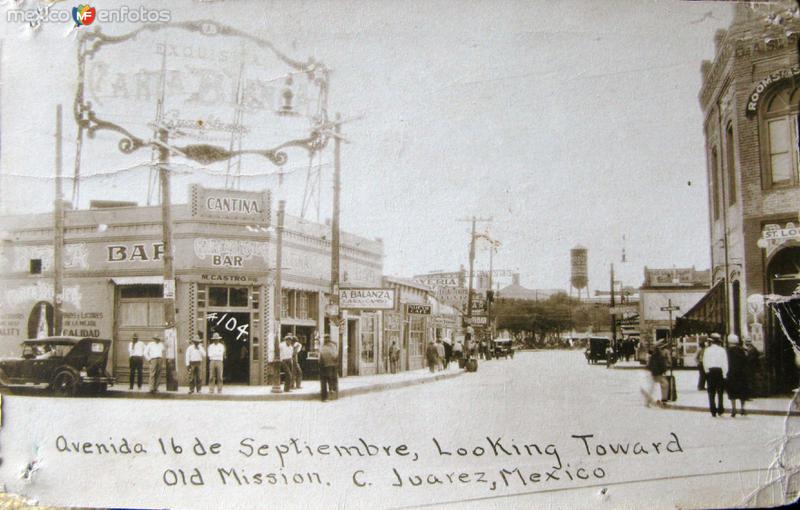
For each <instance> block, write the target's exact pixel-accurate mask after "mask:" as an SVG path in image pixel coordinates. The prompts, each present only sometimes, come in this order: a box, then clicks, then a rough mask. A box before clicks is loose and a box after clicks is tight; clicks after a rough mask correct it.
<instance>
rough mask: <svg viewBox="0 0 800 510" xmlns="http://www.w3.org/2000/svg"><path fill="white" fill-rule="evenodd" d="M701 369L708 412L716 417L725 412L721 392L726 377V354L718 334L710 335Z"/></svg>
mask: <svg viewBox="0 0 800 510" xmlns="http://www.w3.org/2000/svg"><path fill="white" fill-rule="evenodd" d="M703 368H704V369H705V371H706V389H707V391H708V410H709V411H711V416H717V415H718V414H722V413H723V412H725V408H724V407H723V405H722V392H723V390H724V387H725V377H727V376H728V353H727V352H725V349H724V348H723V347H722V336H720V334H719V333H711V345H709V346H708V347H706V351H705V352H704V353H703ZM715 398H716V401H715Z"/></svg>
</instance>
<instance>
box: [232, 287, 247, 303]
mask: <svg viewBox="0 0 800 510" xmlns="http://www.w3.org/2000/svg"><path fill="white" fill-rule="evenodd" d="M230 306H247V287H231V288H230Z"/></svg>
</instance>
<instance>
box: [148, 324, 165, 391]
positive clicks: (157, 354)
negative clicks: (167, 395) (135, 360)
mask: <svg viewBox="0 0 800 510" xmlns="http://www.w3.org/2000/svg"><path fill="white" fill-rule="evenodd" d="M144 357H145V359H146V360H147V363H148V368H149V369H150V373H149V374H148V375H149V379H150V380H149V382H150V393H158V385H159V383H160V382H161V366H162V363H163V361H162V360H163V358H164V344H162V343H161V338H159V337H158V336H154V337H153V341H152V342H150V343H149V344H147V348H146V349H145V351H144Z"/></svg>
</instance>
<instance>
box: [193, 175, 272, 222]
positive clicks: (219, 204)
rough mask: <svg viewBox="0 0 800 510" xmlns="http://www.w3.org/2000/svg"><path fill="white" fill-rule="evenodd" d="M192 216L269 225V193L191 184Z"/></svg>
mask: <svg viewBox="0 0 800 510" xmlns="http://www.w3.org/2000/svg"><path fill="white" fill-rule="evenodd" d="M190 195H191V204H192V216H193V217H200V218H208V219H223V220H239V221H249V222H253V223H257V224H259V225H262V226H263V225H269V220H270V194H269V192H268V191H262V192H253V191H239V190H232V189H209V188H204V187H202V186H200V185H199V184H192V185H191V193H190Z"/></svg>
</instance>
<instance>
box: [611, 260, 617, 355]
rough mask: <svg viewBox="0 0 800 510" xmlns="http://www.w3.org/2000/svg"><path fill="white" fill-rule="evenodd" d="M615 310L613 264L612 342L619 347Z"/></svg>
mask: <svg viewBox="0 0 800 510" xmlns="http://www.w3.org/2000/svg"><path fill="white" fill-rule="evenodd" d="M613 310H614V263H613V262H612V263H611V312H612V313H611V342H612V344H613V345H615V346H616V345H617V316H616V314H614V313H613Z"/></svg>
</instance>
